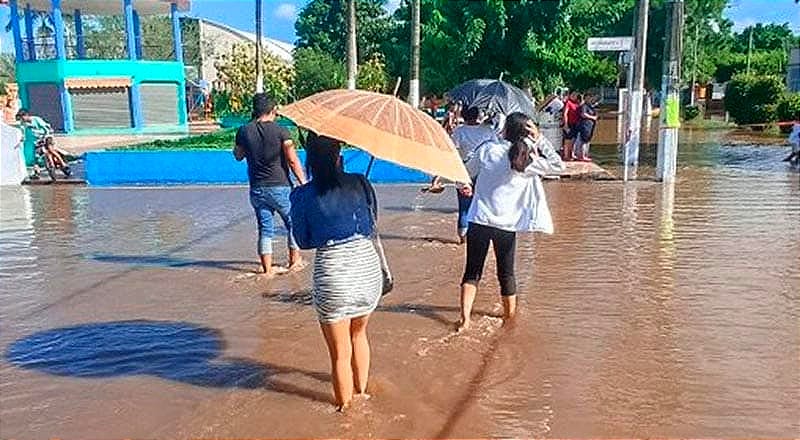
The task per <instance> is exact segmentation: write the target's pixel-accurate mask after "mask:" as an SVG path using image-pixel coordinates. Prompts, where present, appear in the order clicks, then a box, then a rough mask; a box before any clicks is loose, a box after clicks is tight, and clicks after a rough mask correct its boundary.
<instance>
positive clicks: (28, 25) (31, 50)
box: [25, 3, 36, 61]
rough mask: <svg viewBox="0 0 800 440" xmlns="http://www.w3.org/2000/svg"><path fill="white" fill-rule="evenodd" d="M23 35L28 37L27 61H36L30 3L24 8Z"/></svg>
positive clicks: (34, 35)
mask: <svg viewBox="0 0 800 440" xmlns="http://www.w3.org/2000/svg"><path fill="white" fill-rule="evenodd" d="M25 35H26V36H27V37H28V38H27V43H28V60H29V61H36V34H35V33H33V9H31V5H30V3H28V4H27V5H26V6H25Z"/></svg>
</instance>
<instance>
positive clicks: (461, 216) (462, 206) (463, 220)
mask: <svg viewBox="0 0 800 440" xmlns="http://www.w3.org/2000/svg"><path fill="white" fill-rule="evenodd" d="M456 195H457V196H458V236H459V237H464V236H466V235H467V229H468V228H469V222H468V221H467V213H468V212H469V205H471V204H472V197H467V196H462V195H461V192H460V191H456Z"/></svg>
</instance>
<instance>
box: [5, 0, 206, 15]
mask: <svg viewBox="0 0 800 440" xmlns="http://www.w3.org/2000/svg"><path fill="white" fill-rule="evenodd" d="M28 3H29V4H30V5H31V8H33V9H35V10H37V11H49V10H50V9H51V8H52V1H51V0H25V1H21V2H20V7H23V6H24V5H25V4H28ZM170 3H175V4H177V5H178V10H179V11H181V12H187V11H189V9H190V8H191V0H133V7H134V9H136V12H137V13H139V15H157V14H169V12H170ZM76 9H80V11H81V12H82V13H84V14H86V15H122V2H121V1H118V0H61V10H62V11H64V13H65V14H66V13H70V12H71V11H74V10H76Z"/></svg>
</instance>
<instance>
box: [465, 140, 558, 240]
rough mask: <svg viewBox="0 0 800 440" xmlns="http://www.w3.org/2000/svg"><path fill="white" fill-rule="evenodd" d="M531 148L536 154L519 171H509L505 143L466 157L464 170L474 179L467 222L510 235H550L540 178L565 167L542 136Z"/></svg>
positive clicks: (496, 143) (482, 148)
mask: <svg viewBox="0 0 800 440" xmlns="http://www.w3.org/2000/svg"><path fill="white" fill-rule="evenodd" d="M532 144H533V143H532ZM533 145H534V146H535V147H536V148H538V149H539V151H540V155H539V156H538V157H535V158H534V159H533V162H531V164H530V165H528V167H527V168H526V169H525V171H523V172H518V171H515V170H513V169H512V168H511V162H510V161H509V159H508V150H509V149H510V148H511V145H510V144H509V143H508V142H506V141H498V142H493V143H490V144H486V145H484V146H483V147H481V148H480V149H479V150H478V151H476V152H475V155H473V156H472V157H471V158H470V160H469V161H468V162H467V164H466V166H467V171H468V172H469V173H470V175H477V176H478V178H477V182H476V183H475V188H474V190H473V199H472V205H470V208H469V212H468V214H467V219H468V220H469V221H470V222H473V223H477V224H480V225H484V226H491V227H494V228H497V229H501V230H504V231H511V232H532V231H535V232H543V233H545V234H552V233H553V218H552V216H551V215H550V208H549V207H548V206H547V198H546V197H545V193H544V187H543V186H542V179H541V176H544V175H552V174H558V173H561V172H562V171H564V168H565V167H564V163H563V162H562V161H561V157H560V156H559V155H558V153H557V152H556V151H555V148H553V145H552V144H550V142H549V141H547V140H546V139H545V138H544V137H543V136H539V139H538V140H537V141H536V143H535V144H533Z"/></svg>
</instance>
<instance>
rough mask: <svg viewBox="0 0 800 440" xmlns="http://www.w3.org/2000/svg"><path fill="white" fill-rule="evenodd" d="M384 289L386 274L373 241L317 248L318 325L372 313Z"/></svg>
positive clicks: (315, 275) (315, 286)
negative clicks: (382, 269)
mask: <svg viewBox="0 0 800 440" xmlns="http://www.w3.org/2000/svg"><path fill="white" fill-rule="evenodd" d="M382 290H383V273H382V272H381V264H380V260H379V259H378V253H377V252H376V251H375V246H374V245H373V244H372V241H371V240H368V239H365V238H362V239H358V240H354V241H351V242H347V243H342V244H337V245H333V246H328V247H324V248H319V249H317V255H316V257H315V258H314V290H313V293H312V297H313V300H314V308H315V309H316V310H317V315H318V316H319V322H322V323H331V322H335V321H339V320H342V319H349V318H357V317H359V316H364V315H368V314H370V313H372V312H373V311H374V310H375V308H376V307H377V306H378V301H379V300H380V298H381V291H382Z"/></svg>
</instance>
